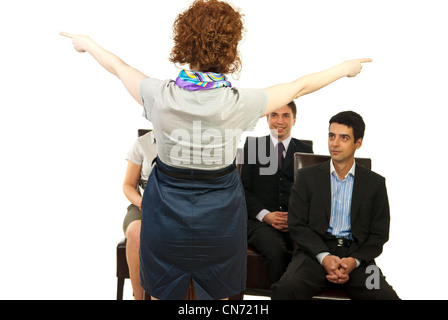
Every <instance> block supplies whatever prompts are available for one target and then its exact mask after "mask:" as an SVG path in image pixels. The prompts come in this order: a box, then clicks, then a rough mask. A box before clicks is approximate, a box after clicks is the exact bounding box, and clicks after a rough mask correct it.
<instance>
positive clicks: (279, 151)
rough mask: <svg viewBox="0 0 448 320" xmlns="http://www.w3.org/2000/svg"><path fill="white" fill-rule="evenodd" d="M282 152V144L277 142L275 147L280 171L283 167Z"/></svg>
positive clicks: (283, 149)
mask: <svg viewBox="0 0 448 320" xmlns="http://www.w3.org/2000/svg"><path fill="white" fill-rule="evenodd" d="M283 151H285V146H284V145H283V143H281V142H279V143H278V145H277V152H278V168H279V169H281V168H282V165H283Z"/></svg>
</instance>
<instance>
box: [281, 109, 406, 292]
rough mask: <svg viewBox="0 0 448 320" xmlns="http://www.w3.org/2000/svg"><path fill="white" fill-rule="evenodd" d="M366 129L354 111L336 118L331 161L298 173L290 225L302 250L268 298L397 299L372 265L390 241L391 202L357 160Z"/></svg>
mask: <svg viewBox="0 0 448 320" xmlns="http://www.w3.org/2000/svg"><path fill="white" fill-rule="evenodd" d="M364 129H365V124H364V121H363V119H362V117H361V116H360V115H359V114H357V113H355V112H353V111H345V112H341V113H338V114H337V115H335V116H333V117H332V118H331V119H330V127H329V133H328V149H329V152H330V155H331V160H329V161H326V162H323V163H320V164H317V165H314V166H309V167H306V168H303V169H301V170H300V171H299V172H298V174H297V177H296V182H295V184H294V186H293V188H292V190H291V197H290V202H289V214H288V226H289V231H290V235H291V237H292V238H293V240H294V241H295V242H296V243H297V244H298V246H299V249H298V250H297V251H296V253H295V255H294V257H293V259H292V261H291V263H290V265H289V266H288V269H287V270H286V272H285V274H284V275H283V277H282V278H281V279H280V281H279V282H277V283H276V284H274V286H273V295H272V298H273V299H309V298H311V297H312V296H313V295H315V294H316V293H318V292H319V291H320V290H322V289H324V288H326V287H332V288H335V287H336V288H338V289H342V290H344V291H345V292H346V293H347V294H348V296H349V297H350V298H351V299H382V300H384V299H399V298H398V296H397V294H396V293H395V291H394V290H393V289H392V287H391V286H390V285H389V284H388V283H387V282H386V280H385V277H384V276H383V274H382V273H381V270H380V269H379V268H378V267H377V266H376V264H375V258H376V257H378V256H379V255H380V254H381V252H382V250H383V245H384V243H386V242H387V240H388V239H389V222H390V215H389V202H388V197H387V191H386V185H385V179H384V178H383V177H382V176H380V175H378V174H376V173H374V172H373V171H370V170H369V169H367V168H365V167H363V166H361V165H359V164H357V163H356V161H355V151H356V150H357V149H359V148H360V147H361V145H362V142H363V137H364Z"/></svg>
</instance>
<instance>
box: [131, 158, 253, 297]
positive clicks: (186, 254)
mask: <svg viewBox="0 0 448 320" xmlns="http://www.w3.org/2000/svg"><path fill="white" fill-rule="evenodd" d="M157 163H158V166H155V167H154V169H153V170H152V173H151V175H150V177H149V180H148V184H147V186H146V189H145V192H144V195H143V201H142V213H143V215H142V229H141V237H140V273H141V283H142V287H143V288H144V290H145V291H146V292H147V293H149V294H151V296H153V297H155V298H158V299H176V300H181V299H185V297H186V294H187V290H188V287H189V284H190V280H191V279H192V280H193V283H194V286H195V290H196V294H197V296H198V299H222V298H226V297H230V296H233V295H235V294H237V293H239V292H241V291H244V290H245V286H246V255H247V236H246V232H247V231H246V226H247V211H246V202H245V197H244V190H243V186H242V184H241V179H240V177H239V174H238V172H237V170H232V171H231V172H230V173H228V174H225V175H223V176H220V177H217V178H212V179H207V180H202V179H195V178H194V175H195V174H198V173H204V171H198V170H186V169H179V168H173V167H170V166H167V165H166V164H163V163H162V162H161V161H160V160H159V159H157ZM225 170H226V169H223V170H217V171H211V172H210V171H206V172H207V173H208V174H213V173H220V172H223V171H225ZM162 171H163V172H165V173H163V172H162ZM166 173H168V174H166ZM169 173H180V174H188V175H191V177H192V178H190V179H185V178H178V177H173V176H171V175H169Z"/></svg>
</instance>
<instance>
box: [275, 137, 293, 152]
mask: <svg viewBox="0 0 448 320" xmlns="http://www.w3.org/2000/svg"><path fill="white" fill-rule="evenodd" d="M270 136H271V141H272V143H273V144H274V148H275V147H276V146H277V144H278V139H277V138H276V137H274V136H273V135H272V134H270ZM290 142H291V136H289V137H288V138H286V139H285V140H283V141H282V143H283V145H284V146H285V151H287V150H288V146H289V143H290Z"/></svg>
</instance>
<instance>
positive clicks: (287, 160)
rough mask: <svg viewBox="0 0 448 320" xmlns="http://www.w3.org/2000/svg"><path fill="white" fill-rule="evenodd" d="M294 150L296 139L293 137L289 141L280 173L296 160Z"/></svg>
mask: <svg viewBox="0 0 448 320" xmlns="http://www.w3.org/2000/svg"><path fill="white" fill-rule="evenodd" d="M294 152H296V144H295V143H294V139H291V141H290V142H289V146H288V150H286V156H285V159H284V160H283V165H282V168H281V169H280V170H279V173H280V174H282V173H283V172H284V171H285V170H286V169H287V168H288V167H289V166H290V165H291V164H292V163H293V161H294Z"/></svg>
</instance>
